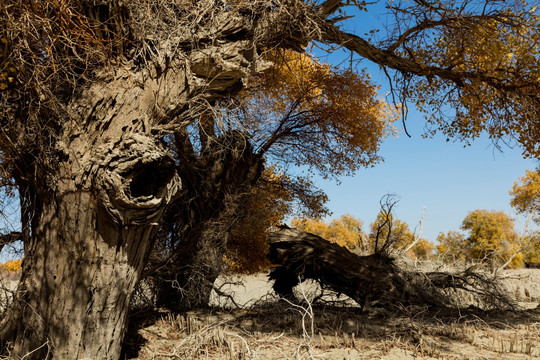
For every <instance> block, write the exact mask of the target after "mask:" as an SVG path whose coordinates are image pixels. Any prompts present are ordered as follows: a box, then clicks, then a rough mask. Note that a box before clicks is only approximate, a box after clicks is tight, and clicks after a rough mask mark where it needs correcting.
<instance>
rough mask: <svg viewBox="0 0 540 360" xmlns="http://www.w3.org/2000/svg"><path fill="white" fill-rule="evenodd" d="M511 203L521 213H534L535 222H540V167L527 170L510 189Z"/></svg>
mask: <svg viewBox="0 0 540 360" xmlns="http://www.w3.org/2000/svg"><path fill="white" fill-rule="evenodd" d="M510 196H511V197H512V199H511V200H510V204H511V205H512V206H513V207H514V208H515V209H516V210H517V211H518V212H519V213H521V214H523V213H528V214H532V215H533V219H534V221H535V222H537V223H540V169H537V170H536V171H532V170H525V175H524V176H522V177H520V178H519V179H518V180H517V181H516V182H515V183H514V185H513V186H512V190H510Z"/></svg>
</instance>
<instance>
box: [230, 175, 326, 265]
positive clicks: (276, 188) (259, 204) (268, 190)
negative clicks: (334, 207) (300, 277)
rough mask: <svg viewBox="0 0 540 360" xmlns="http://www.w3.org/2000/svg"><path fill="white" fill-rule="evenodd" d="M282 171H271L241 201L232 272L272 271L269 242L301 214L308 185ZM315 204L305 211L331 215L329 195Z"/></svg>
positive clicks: (232, 239)
mask: <svg viewBox="0 0 540 360" xmlns="http://www.w3.org/2000/svg"><path fill="white" fill-rule="evenodd" d="M294 180H299V179H292V178H290V177H289V176H287V175H285V173H283V172H281V171H279V168H277V167H275V166H272V167H268V168H267V169H266V170H265V171H264V172H263V174H262V176H261V179H259V181H258V182H257V184H256V186H255V187H254V188H253V189H252V191H251V192H250V193H248V194H245V195H244V196H245V197H246V198H245V199H243V200H242V201H241V208H240V209H238V211H237V214H238V217H239V220H238V221H237V222H236V223H235V225H234V226H233V227H232V229H231V232H230V237H229V241H228V242H227V249H226V254H225V257H226V263H228V266H227V267H228V268H229V269H230V270H232V271H233V272H238V273H254V272H258V271H262V270H266V269H268V267H269V266H270V262H269V260H268V258H267V255H268V243H267V238H268V236H269V235H270V233H271V232H272V231H274V230H275V229H277V227H278V226H279V225H281V224H283V222H284V219H285V216H287V215H289V214H292V213H293V211H294V212H297V211H298V209H297V207H298V205H299V204H298V202H299V201H298V199H297V198H298V196H299V195H302V194H301V193H299V192H298V190H299V189H302V190H304V189H310V188H311V185H310V184H309V183H307V182H302V183H299V182H298V181H294ZM316 194H317V195H318V196H315V197H311V196H310V199H311V200H312V203H310V204H306V201H303V203H304V204H305V206H304V207H301V208H302V209H303V210H302V211H303V212H304V213H306V214H310V215H312V216H313V215H320V214H325V213H327V211H328V209H327V208H326V207H324V203H325V202H326V195H324V194H323V193H322V192H321V193H316Z"/></svg>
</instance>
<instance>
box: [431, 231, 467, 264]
mask: <svg viewBox="0 0 540 360" xmlns="http://www.w3.org/2000/svg"><path fill="white" fill-rule="evenodd" d="M437 242H438V243H439V244H438V245H437V246H436V251H437V255H438V256H439V257H440V258H441V259H442V260H443V261H448V262H455V261H458V260H459V261H465V259H466V255H465V248H464V245H465V236H464V235H463V234H462V233H460V232H458V231H449V232H448V233H447V234H444V233H440V234H439V236H437Z"/></svg>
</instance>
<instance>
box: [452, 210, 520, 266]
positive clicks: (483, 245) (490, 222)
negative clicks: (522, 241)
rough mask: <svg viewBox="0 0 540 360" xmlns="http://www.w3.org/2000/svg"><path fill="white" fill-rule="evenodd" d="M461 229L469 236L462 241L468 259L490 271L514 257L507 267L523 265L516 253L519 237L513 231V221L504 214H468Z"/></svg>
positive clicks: (482, 212) (479, 211) (473, 212)
mask: <svg viewBox="0 0 540 360" xmlns="http://www.w3.org/2000/svg"><path fill="white" fill-rule="evenodd" d="M461 229H462V230H465V231H468V233H469V234H468V237H466V239H465V241H464V242H463V248H464V251H465V253H466V255H467V257H468V258H469V259H474V260H477V261H482V262H485V263H487V264H488V265H490V266H491V267H492V268H494V267H496V266H498V265H501V264H504V263H505V262H506V261H508V260H509V259H510V257H511V256H513V255H514V254H516V256H515V257H514V258H513V260H512V261H511V263H510V264H509V266H510V267H520V266H521V265H523V254H522V253H521V252H518V250H519V237H518V235H517V234H516V232H515V231H514V221H513V220H512V219H511V218H510V217H509V216H508V215H506V214H505V213H504V212H502V211H488V210H474V211H471V212H469V213H468V215H467V216H466V217H465V219H464V220H463V223H462V225H461Z"/></svg>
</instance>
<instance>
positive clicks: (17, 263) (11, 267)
mask: <svg viewBox="0 0 540 360" xmlns="http://www.w3.org/2000/svg"><path fill="white" fill-rule="evenodd" d="M21 264H22V260H21V259H19V260H8V261H7V262H6V263H5V264H0V269H2V270H4V271H7V272H19V271H21Z"/></svg>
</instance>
